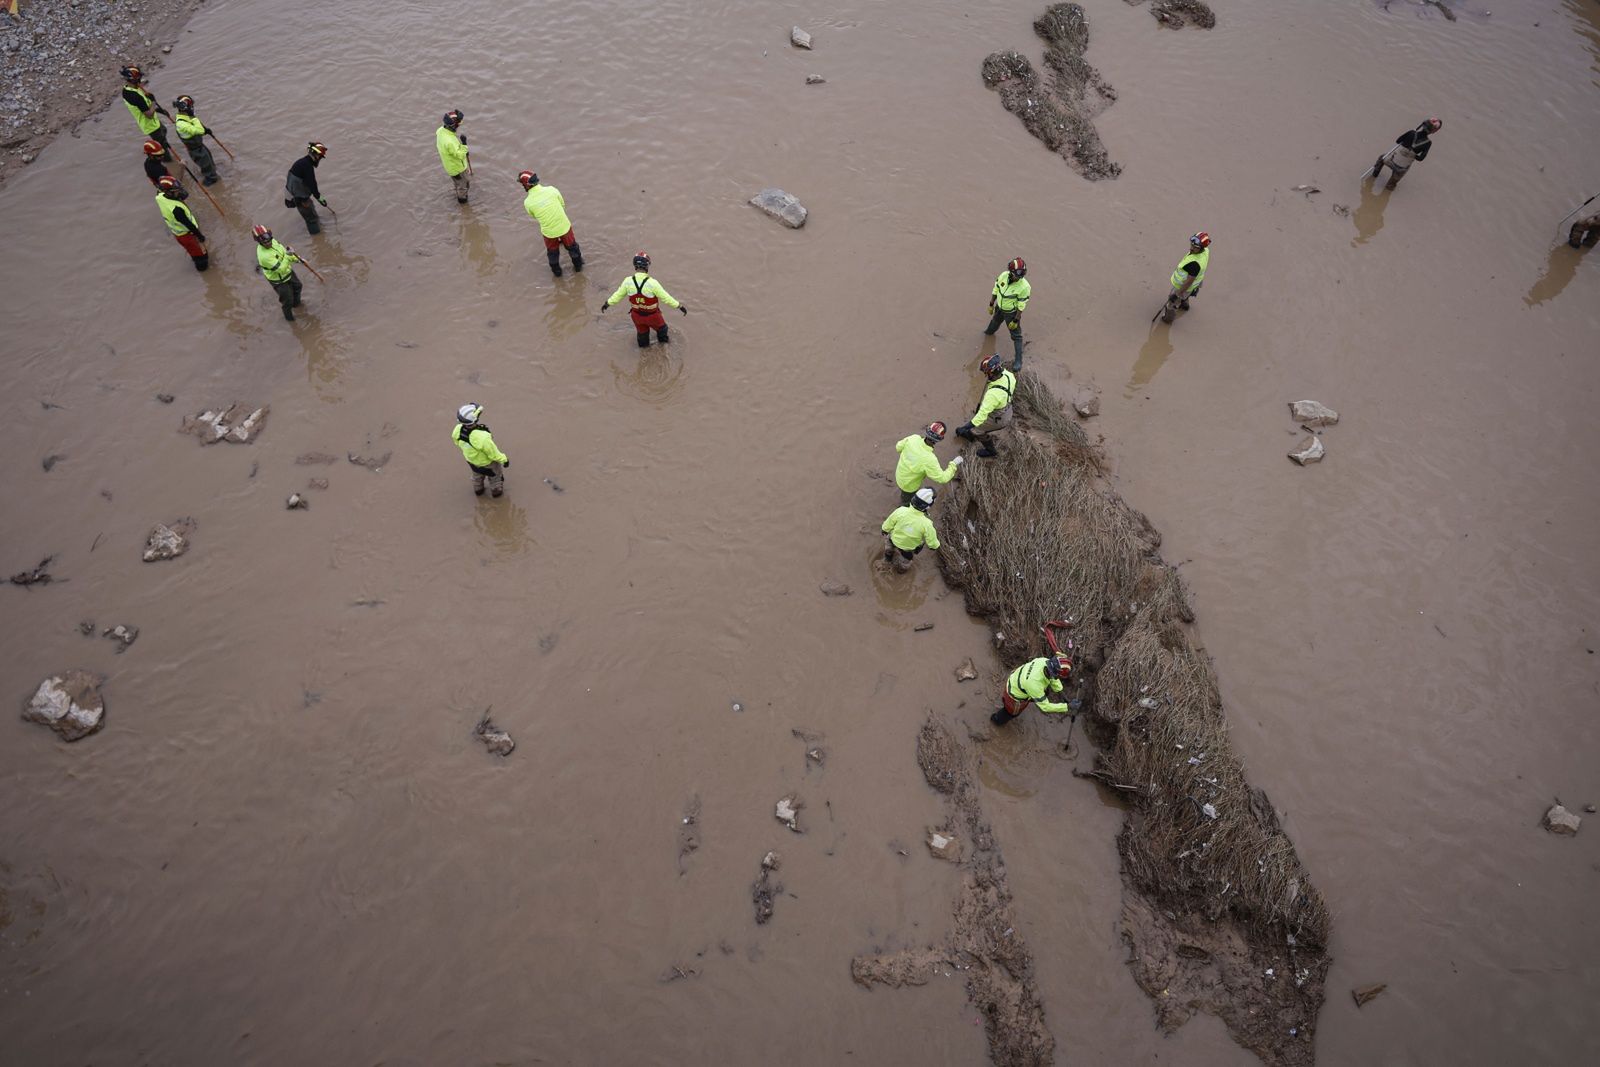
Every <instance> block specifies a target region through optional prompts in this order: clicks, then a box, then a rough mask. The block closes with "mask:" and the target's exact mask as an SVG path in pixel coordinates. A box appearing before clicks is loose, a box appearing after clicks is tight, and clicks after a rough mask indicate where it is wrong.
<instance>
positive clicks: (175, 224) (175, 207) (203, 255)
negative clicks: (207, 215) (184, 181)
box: [156, 175, 211, 271]
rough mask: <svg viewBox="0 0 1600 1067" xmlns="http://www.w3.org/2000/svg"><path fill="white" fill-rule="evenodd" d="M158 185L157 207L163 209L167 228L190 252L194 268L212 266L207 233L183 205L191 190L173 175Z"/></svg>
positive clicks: (163, 179) (163, 217) (163, 219)
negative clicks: (207, 245) (202, 230)
mask: <svg viewBox="0 0 1600 1067" xmlns="http://www.w3.org/2000/svg"><path fill="white" fill-rule="evenodd" d="M157 187H158V188H159V189H160V190H161V191H160V192H158V193H156V207H157V208H158V209H159V210H160V211H161V219H162V221H163V222H165V223H166V224H167V229H168V230H170V231H171V232H172V236H173V237H174V238H175V239H176V240H177V242H178V244H180V245H182V246H183V250H184V251H185V252H187V253H189V258H190V259H191V260H192V261H193V263H194V269H195V270H202V271H203V270H205V269H206V268H207V267H209V266H211V256H210V254H209V253H208V252H207V251H206V235H205V234H203V233H201V232H200V224H199V223H198V222H196V221H195V220H194V215H193V214H191V213H190V211H189V209H188V208H186V207H184V205H183V202H184V201H185V200H187V199H189V190H187V189H185V188H184V187H183V186H181V185H179V184H178V179H176V178H174V177H172V176H171V175H168V176H167V177H165V178H162V179H161V181H160V182H159V183H158V186H157Z"/></svg>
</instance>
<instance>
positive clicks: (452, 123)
mask: <svg viewBox="0 0 1600 1067" xmlns="http://www.w3.org/2000/svg"><path fill="white" fill-rule="evenodd" d="M466 117H467V116H466V114H465V113H464V112H463V111H461V110H460V109H459V108H457V109H455V110H453V111H446V112H445V113H444V128H445V129H447V130H453V129H455V128H456V127H457V126H459V125H461V120H462V119H464V118H466Z"/></svg>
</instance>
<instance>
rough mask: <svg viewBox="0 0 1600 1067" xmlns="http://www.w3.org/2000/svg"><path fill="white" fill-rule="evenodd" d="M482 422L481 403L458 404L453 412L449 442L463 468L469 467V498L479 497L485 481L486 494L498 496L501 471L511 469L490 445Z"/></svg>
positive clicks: (503, 487) (502, 478) (503, 486)
mask: <svg viewBox="0 0 1600 1067" xmlns="http://www.w3.org/2000/svg"><path fill="white" fill-rule="evenodd" d="M482 419H483V405H482V404H462V405H461V407H459V408H457V409H456V425H455V426H454V427H453V428H452V429H451V431H450V439H451V440H452V441H454V442H455V443H456V444H457V445H458V446H459V447H460V449H461V454H462V455H463V456H465V457H467V466H468V467H471V468H472V492H473V495H475V496H482V495H483V487H484V484H485V483H486V482H487V483H488V486H489V494H490V495H491V496H499V495H501V494H502V493H504V492H505V491H506V475H505V468H507V467H509V466H511V460H509V459H507V458H506V454H505V453H504V452H502V451H500V448H499V446H498V445H496V444H495V443H494V437H493V436H491V435H490V433H489V427H487V426H485V425H484V424H483V422H482Z"/></svg>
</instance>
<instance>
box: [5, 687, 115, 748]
mask: <svg viewBox="0 0 1600 1067" xmlns="http://www.w3.org/2000/svg"><path fill="white" fill-rule="evenodd" d="M105 716H106V702H105V699H104V698H103V697H101V696H100V679H99V678H98V677H97V676H96V675H93V674H90V673H89V672H88V671H78V670H73V671H66V672H64V673H62V674H58V675H56V676H55V677H53V678H46V679H45V680H44V681H42V682H40V683H39V689H38V691H37V692H35V693H34V694H33V697H32V699H30V700H29V701H28V704H27V706H26V707H24V708H23V709H22V718H23V720H24V721H26V722H36V723H39V724H40V725H41V726H48V727H50V729H52V730H54V731H55V732H56V733H58V734H60V735H61V737H62V738H63V739H64V740H67V741H77V740H79V739H80V738H84V737H88V736H89V735H90V734H92V733H94V732H95V731H97V730H99V729H100V728H101V727H102V726H104V725H105Z"/></svg>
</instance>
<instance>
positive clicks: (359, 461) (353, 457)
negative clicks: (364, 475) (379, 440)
mask: <svg viewBox="0 0 1600 1067" xmlns="http://www.w3.org/2000/svg"><path fill="white" fill-rule="evenodd" d="M392 455H394V453H393V452H385V453H384V454H383V455H381V456H378V455H366V456H363V455H357V454H356V453H354V452H348V453H346V454H345V458H346V459H348V460H349V461H350V462H351V463H354V464H355V465H356V466H358V467H365V468H367V470H369V471H376V470H381V469H383V466H384V464H386V463H388V462H389V457H390V456H392Z"/></svg>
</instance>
